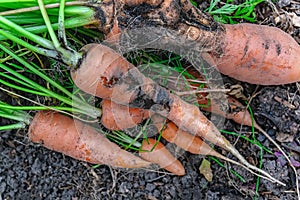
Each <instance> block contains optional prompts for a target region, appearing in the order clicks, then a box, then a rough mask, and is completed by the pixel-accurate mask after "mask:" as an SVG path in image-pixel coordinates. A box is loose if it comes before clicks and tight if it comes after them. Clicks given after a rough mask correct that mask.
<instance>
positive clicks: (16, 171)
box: [0, 0, 300, 200]
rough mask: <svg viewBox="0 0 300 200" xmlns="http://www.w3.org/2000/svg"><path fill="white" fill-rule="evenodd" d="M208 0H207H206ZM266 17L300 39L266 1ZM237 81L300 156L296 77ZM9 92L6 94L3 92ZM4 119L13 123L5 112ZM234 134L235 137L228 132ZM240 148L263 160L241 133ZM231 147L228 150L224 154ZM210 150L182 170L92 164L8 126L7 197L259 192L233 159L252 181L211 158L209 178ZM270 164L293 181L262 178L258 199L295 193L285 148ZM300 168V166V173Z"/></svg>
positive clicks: (2, 160)
mask: <svg viewBox="0 0 300 200" xmlns="http://www.w3.org/2000/svg"><path fill="white" fill-rule="evenodd" d="M203 5H204V4H203ZM276 6H277V9H278V11H279V12H280V13H282V11H283V10H285V11H287V12H291V13H296V14H298V15H299V14H300V13H299V10H300V4H299V3H297V2H296V1H289V0H279V1H278V3H277V4H276ZM257 13H258V19H259V23H261V24H270V25H273V26H278V27H280V28H282V29H283V30H285V31H287V32H289V33H290V34H292V35H293V37H294V38H295V39H296V40H297V41H298V42H299V41H300V36H299V32H300V28H299V27H295V26H293V25H292V24H291V23H290V22H289V21H288V19H285V20H281V21H279V22H278V23H277V24H275V18H276V16H278V15H277V14H276V13H275V11H274V10H272V7H270V6H269V5H267V4H262V5H261V6H259V8H258V9H257ZM225 80H228V82H231V83H232V84H241V85H242V86H243V88H244V94H245V95H246V96H247V97H253V98H252V101H251V107H252V109H253V112H254V116H255V119H256V121H257V122H258V124H259V125H261V126H262V128H263V129H264V130H266V131H267V133H268V134H269V135H270V136H272V137H273V138H274V139H276V141H277V142H278V143H279V144H280V145H281V146H282V147H284V149H285V150H286V152H288V153H290V154H291V155H292V157H293V159H294V160H295V161H300V156H299V155H300V154H299V153H300V141H299V137H300V135H299V121H300V97H299V88H298V85H297V84H291V85H284V86H276V87H262V86H255V85H250V84H246V83H240V82H237V81H235V80H232V79H229V78H227V77H225ZM1 99H3V95H2V96H1ZM0 123H1V124H6V123H7V122H6V121H5V120H4V119H0ZM226 130H228V131H235V132H241V133H243V134H248V135H250V134H251V129H250V128H247V127H242V128H241V127H240V125H237V124H234V123H233V122H231V121H226ZM226 137H227V138H229V139H230V140H231V141H232V142H235V140H236V137H231V136H227V135H226ZM257 138H258V140H259V141H260V142H261V143H262V144H263V145H264V146H266V147H267V148H269V149H270V150H272V151H273V152H276V151H277V149H276V148H275V147H274V146H273V145H272V144H270V142H269V141H268V140H266V138H265V137H264V136H263V135H262V134H258V135H257ZM236 146H237V148H238V150H239V151H240V152H241V153H242V154H243V155H244V156H245V157H246V158H247V159H248V161H249V162H251V163H252V164H255V165H258V164H259V155H260V149H259V148H258V147H256V146H255V145H250V144H249V143H248V142H245V141H244V140H242V139H239V140H238V142H237V145H236ZM224 153H225V152H223V154H224ZM202 158H203V157H201V156H195V155H191V154H189V153H185V154H184V155H183V156H182V157H181V158H180V160H181V161H182V163H183V165H184V166H185V168H186V172H187V173H186V175H185V176H183V177H178V176H173V175H169V174H166V173H164V172H163V171H162V170H160V171H159V172H158V171H132V170H121V169H113V168H109V167H107V166H100V167H97V168H93V167H92V165H89V164H87V163H84V162H80V161H77V160H74V159H71V158H69V157H65V156H63V155H62V154H60V153H56V152H53V151H50V150H47V149H45V148H43V147H42V146H39V145H37V144H33V143H31V142H30V141H29V140H28V138H27V136H26V130H19V131H6V132H1V134H0V200H1V199H73V200H75V199H101V200H102V199H103V200H104V199H120V200H121V199H150V200H154V199H224V200H225V199H226V200H229V199H235V200H238V199H253V198H254V197H255V187H256V181H257V177H256V176H253V175H251V174H249V173H248V172H246V171H245V170H244V169H241V168H239V167H236V166H232V165H229V167H230V168H233V169H234V170H236V171H237V172H238V173H239V174H241V175H242V176H243V177H244V178H245V179H246V182H245V183H243V182H242V181H240V180H239V179H238V178H237V177H235V176H233V175H232V174H231V173H229V171H228V170H226V169H225V168H222V167H220V166H219V165H218V164H216V162H214V161H213V160H211V159H210V158H207V159H208V160H209V161H210V162H211V164H212V166H211V167H212V171H213V180H212V182H208V181H207V180H206V179H205V178H204V176H203V175H201V174H200V173H199V166H200V164H201V160H202ZM263 169H264V170H266V171H268V172H269V173H270V174H272V175H273V176H274V177H276V178H278V179H280V180H281V181H283V182H285V183H286V184H287V186H286V187H282V186H278V185H276V184H273V183H270V182H268V181H265V180H260V184H259V185H258V187H259V189H258V191H259V197H258V198H259V199H289V200H291V199H296V194H295V177H294V175H293V173H292V171H291V169H290V168H289V167H288V164H287V163H286V161H285V160H284V159H283V158H282V156H280V155H278V154H276V155H271V154H267V153H264V154H263ZM299 173H300V168H299V167H298V174H299Z"/></svg>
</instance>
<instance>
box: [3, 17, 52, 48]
mask: <svg viewBox="0 0 300 200" xmlns="http://www.w3.org/2000/svg"><path fill="white" fill-rule="evenodd" d="M0 22H1V23H0V27H1V28H5V27H3V25H6V26H8V27H9V28H11V29H12V30H14V31H15V32H17V33H19V34H21V35H23V36H25V37H26V38H27V39H29V40H31V41H33V42H35V43H37V44H40V45H41V46H43V47H45V48H47V49H52V50H53V49H54V47H55V46H53V44H52V43H51V42H50V41H49V40H47V39H45V38H43V37H40V36H38V35H35V34H33V33H30V32H29V31H27V30H26V29H24V28H22V27H21V26H18V25H17V24H15V23H13V22H11V21H10V20H7V19H6V18H5V17H3V16H0ZM1 24H2V25H1Z"/></svg>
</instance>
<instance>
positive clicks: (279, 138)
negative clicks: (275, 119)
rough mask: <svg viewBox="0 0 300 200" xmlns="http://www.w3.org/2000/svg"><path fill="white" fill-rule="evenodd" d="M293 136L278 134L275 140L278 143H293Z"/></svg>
mask: <svg viewBox="0 0 300 200" xmlns="http://www.w3.org/2000/svg"><path fill="white" fill-rule="evenodd" d="M294 137H295V136H294V135H291V134H286V133H282V132H279V133H277V134H276V140H277V141H279V142H293V141H294Z"/></svg>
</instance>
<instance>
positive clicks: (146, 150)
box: [140, 138, 185, 176]
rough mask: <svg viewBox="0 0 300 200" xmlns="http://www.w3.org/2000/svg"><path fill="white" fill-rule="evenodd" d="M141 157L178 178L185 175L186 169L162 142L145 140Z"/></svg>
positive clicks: (150, 139)
mask: <svg viewBox="0 0 300 200" xmlns="http://www.w3.org/2000/svg"><path fill="white" fill-rule="evenodd" d="M155 145H156V146H155ZM140 156H141V157H142V158H143V159H145V160H147V161H149V162H152V163H156V164H158V165H159V166H160V167H162V168H164V169H165V170H167V171H169V172H172V173H173V174H176V175H178V176H183V175H184V174H185V169H184V167H183V166H182V164H181V163H180V161H179V160H177V159H176V158H175V157H174V156H173V155H172V154H171V153H170V152H169V151H168V150H167V149H166V147H165V146H164V145H163V144H162V143H161V142H159V141H156V140H155V139H152V138H148V139H144V140H143V142H142V146H141V151H140Z"/></svg>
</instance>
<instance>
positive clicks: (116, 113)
mask: <svg viewBox="0 0 300 200" xmlns="http://www.w3.org/2000/svg"><path fill="white" fill-rule="evenodd" d="M101 105H102V117H101V123H102V124H103V126H105V127H106V128H107V129H110V130H124V129H127V128H132V127H134V126H136V125H137V124H139V123H141V122H142V121H143V120H145V119H147V118H149V117H150V111H148V110H145V109H140V108H129V107H128V106H123V105H119V104H116V103H114V102H112V101H110V100H106V99H104V100H102V104H101Z"/></svg>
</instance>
